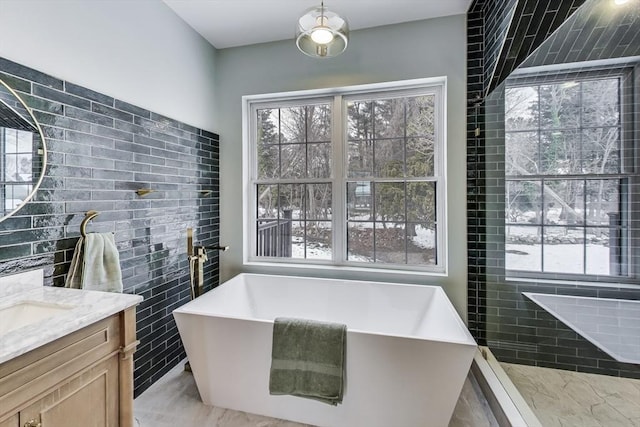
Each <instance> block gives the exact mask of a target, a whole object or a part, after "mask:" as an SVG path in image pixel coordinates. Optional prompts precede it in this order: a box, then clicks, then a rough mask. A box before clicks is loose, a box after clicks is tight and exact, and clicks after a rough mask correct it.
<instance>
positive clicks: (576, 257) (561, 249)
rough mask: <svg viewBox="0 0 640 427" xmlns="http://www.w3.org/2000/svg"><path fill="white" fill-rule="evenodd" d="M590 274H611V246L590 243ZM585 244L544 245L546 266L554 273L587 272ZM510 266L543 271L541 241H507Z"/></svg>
mask: <svg viewBox="0 0 640 427" xmlns="http://www.w3.org/2000/svg"><path fill="white" fill-rule="evenodd" d="M586 247H587V274H600V275H608V274H609V248H608V247H607V246H603V245H593V244H588V245H586ZM582 248H583V245H582V244H577V245H571V244H558V245H544V267H545V268H544V270H545V272H554V273H577V274H583V273H584V270H583V269H584V253H583V250H582ZM506 250H507V259H506V261H505V262H506V264H505V266H506V268H507V270H524V271H540V269H541V263H542V254H541V251H542V245H520V244H507V245H506Z"/></svg>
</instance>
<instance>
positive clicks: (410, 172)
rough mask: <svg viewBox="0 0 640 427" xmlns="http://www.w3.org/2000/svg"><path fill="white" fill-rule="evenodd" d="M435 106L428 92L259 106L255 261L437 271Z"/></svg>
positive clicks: (438, 98)
mask: <svg viewBox="0 0 640 427" xmlns="http://www.w3.org/2000/svg"><path fill="white" fill-rule="evenodd" d="M442 96H443V95H442V86H441V85H439V84H434V85H432V86H425V87H424V88H415V89H414V88H411V89H402V88H400V89H398V90H394V91H381V92H378V93H367V94H359V95H355V94H345V95H341V96H337V95H336V96H332V97H330V98H331V99H329V98H322V99H320V98H318V99H315V100H314V99H313V98H309V99H301V100H300V101H285V102H282V103H280V104H279V101H278V100H277V99H276V100H272V101H260V102H256V103H255V106H254V107H252V109H251V112H252V113H251V114H252V115H253V118H252V120H251V123H252V126H254V127H253V128H252V133H251V135H252V142H251V144H252V145H251V147H252V150H254V151H253V153H255V154H254V155H253V158H254V162H253V165H252V167H253V168H254V169H253V171H252V173H251V178H250V179H251V183H252V189H253V191H252V198H253V202H252V209H254V211H253V212H252V213H251V214H252V216H253V218H252V228H253V230H252V231H251V236H252V238H253V239H254V240H253V242H252V257H253V258H254V259H256V260H260V261H262V260H263V259H266V260H267V261H268V262H277V261H278V260H279V259H285V258H286V259H291V260H292V261H294V262H296V261H297V262H302V261H305V260H315V261H314V262H318V263H325V264H329V263H332V264H335V263H339V264H346V263H359V264H360V265H363V264H382V265H383V266H385V268H387V266H405V267H406V266H408V265H411V266H413V267H412V268H415V266H423V267H424V268H425V269H432V270H438V271H443V270H444V262H443V259H444V257H443V255H444V253H443V252H442V251H441V248H439V247H438V245H443V244H444V241H443V237H442V236H439V234H441V233H440V232H439V230H442V228H443V226H442V225H441V224H442V223H443V221H442V222H441V219H440V217H441V216H443V215H442V212H443V208H442V206H444V202H443V200H444V199H443V197H444V194H440V193H439V192H442V191H443V189H444V188H445V187H444V185H445V184H444V181H443V180H442V177H441V176H440V175H439V174H440V173H442V171H443V170H444V168H443V166H442V165H443V164H444V161H443V159H442V158H441V155H439V150H441V149H442V148H441V147H440V148H439V145H440V146H442V145H443V142H442V137H439V136H438V134H439V133H441V132H440V130H439V129H437V126H440V125H441V123H442V122H443V119H442V117H441V116H440V114H442V111H443V110H442V105H443V103H442ZM328 99H329V100H328ZM337 106H339V108H338V107H337ZM338 110H340V111H342V113H341V115H342V117H335V116H334V114H335V112H336V111H338ZM333 120H338V121H339V123H333ZM336 129H341V130H344V135H342V136H341V137H338V136H336ZM438 138H440V140H439V139H438ZM334 162H338V164H337V165H336V164H334ZM335 203H339V206H338V208H336V206H334V204H335ZM337 213H340V215H338V217H336V215H337ZM323 261H325V262H323Z"/></svg>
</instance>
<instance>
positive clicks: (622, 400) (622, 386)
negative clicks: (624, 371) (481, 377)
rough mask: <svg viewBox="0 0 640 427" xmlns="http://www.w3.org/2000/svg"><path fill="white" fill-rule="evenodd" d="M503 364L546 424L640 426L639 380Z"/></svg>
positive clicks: (559, 426)
mask: <svg viewBox="0 0 640 427" xmlns="http://www.w3.org/2000/svg"><path fill="white" fill-rule="evenodd" d="M501 365H502V368H503V369H504V370H505V372H506V373H507V375H508V376H509V379H511V381H512V382H513V384H514V385H515V386H516V388H517V389H518V391H519V392H520V394H521V395H522V397H523V398H524V400H525V401H526V402H527V403H528V404H529V407H530V408H531V409H532V410H533V412H534V413H535V415H536V416H537V417H538V420H540V423H541V424H542V425H543V426H545V427H574V426H575V427H627V426H628V427H633V426H640V380H636V379H630V378H617V377H610V376H606V375H596V374H588V373H583V372H573V371H564V370H559V369H551V368H541V367H535V366H526V365H514V364H509V363H501Z"/></svg>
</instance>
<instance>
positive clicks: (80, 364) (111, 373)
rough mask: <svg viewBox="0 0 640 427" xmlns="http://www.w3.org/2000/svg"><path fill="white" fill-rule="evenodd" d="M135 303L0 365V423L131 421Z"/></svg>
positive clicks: (98, 425) (109, 424)
mask: <svg viewBox="0 0 640 427" xmlns="http://www.w3.org/2000/svg"><path fill="white" fill-rule="evenodd" d="M137 344H138V342H137V341H136V339H135V307H131V308H129V309H127V310H125V311H123V312H120V313H118V314H115V315H113V316H110V317H108V318H105V319H103V320H100V321H98V322H96V323H94V324H92V325H89V326H87V327H85V328H83V329H81V330H79V331H77V332H74V333H72V334H69V335H67V336H64V337H62V338H59V339H57V340H56V341H53V342H51V343H48V344H46V345H43V346H42V347H39V348H37V349H35V350H32V351H30V352H28V353H26V354H23V355H22V356H19V357H16V358H15V359H11V360H9V361H7V362H5V363H3V364H1V365H0V427H36V426H37V427H74V426H78V427H84V426H92V427H133V353H134V351H135V348H136V345H137Z"/></svg>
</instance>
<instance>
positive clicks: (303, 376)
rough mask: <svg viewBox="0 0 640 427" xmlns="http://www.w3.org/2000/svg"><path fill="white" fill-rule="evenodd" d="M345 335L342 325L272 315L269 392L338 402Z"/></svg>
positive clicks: (334, 403) (343, 364) (345, 328)
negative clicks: (273, 316)
mask: <svg viewBox="0 0 640 427" xmlns="http://www.w3.org/2000/svg"><path fill="white" fill-rule="evenodd" d="M346 338H347V327H346V325H342V324H339V323H329V322H318V321H313V320H305V319H291V318H284V317H279V318H276V319H275V321H274V325H273V347H272V351H271V372H270V377H269V392H270V393H271V394H275V395H282V394H288V395H293V396H298V397H305V398H309V399H315V400H319V401H320V402H324V403H328V404H329V405H337V404H338V403H341V402H342V395H343V392H344V368H345V351H346Z"/></svg>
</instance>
